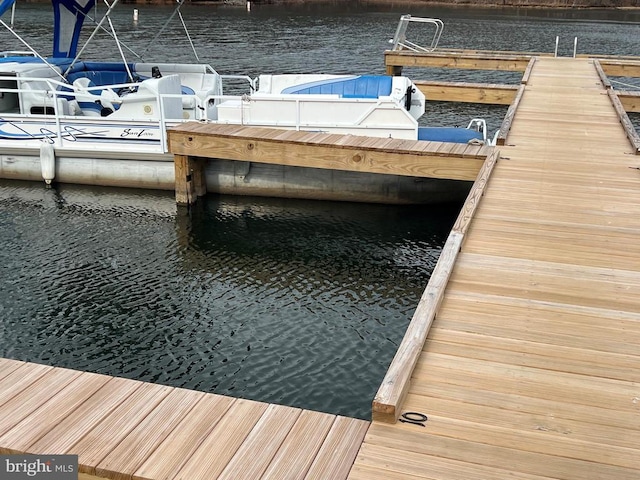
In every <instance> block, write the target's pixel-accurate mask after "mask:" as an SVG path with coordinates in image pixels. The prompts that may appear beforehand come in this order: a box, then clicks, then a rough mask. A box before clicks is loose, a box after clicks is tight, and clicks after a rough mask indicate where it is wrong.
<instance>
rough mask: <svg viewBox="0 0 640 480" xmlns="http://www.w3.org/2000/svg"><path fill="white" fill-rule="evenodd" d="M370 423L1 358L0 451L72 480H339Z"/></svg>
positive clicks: (348, 468)
mask: <svg viewBox="0 0 640 480" xmlns="http://www.w3.org/2000/svg"><path fill="white" fill-rule="evenodd" d="M368 426H369V422H366V421H363V420H356V419H352V418H346V417H339V416H335V415H329V414H325V413H319V412H312V411H308V410H301V409H298V408H292V407H284V406H279V405H273V404H271V405H269V404H266V403H260V402H254V401H250V400H242V399H235V398H229V397H223V396H220V395H213V394H207V393H202V392H196V391H192V390H184V389H180V388H173V387H167V386H162V385H155V384H150V383H143V382H139V381H135V380H128V379H123V378H115V377H109V376H106V375H98V374H94V373H87V372H79V371H75V370H68V369H64V368H53V367H48V366H43V365H37V364H33V363H24V362H18V361H14V360H7V359H0V453H3V454H10V453H32V454H43V455H44V454H46V455H53V454H77V455H78V460H79V465H80V471H81V472H82V475H81V476H80V480H91V479H94V478H110V479H118V480H121V479H137V480H159V479H183V480H197V479H202V480H211V479H214V478H220V479H224V478H226V479H230V480H238V479H254V478H255V479H257V478H263V479H268V478H273V479H284V478H286V479H319V480H323V479H327V478H331V479H344V478H346V477H347V475H348V473H349V470H350V468H351V466H352V464H353V459H354V458H355V455H356V453H357V451H358V449H359V448H360V444H361V442H362V438H363V437H364V434H365V432H366V429H367V428H368Z"/></svg>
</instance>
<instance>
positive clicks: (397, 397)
mask: <svg viewBox="0 0 640 480" xmlns="http://www.w3.org/2000/svg"><path fill="white" fill-rule="evenodd" d="M462 237H463V235H462V234H460V233H458V232H451V233H450V234H449V237H448V238H447V241H446V243H445V244H444V247H443V249H442V252H441V253H440V258H439V259H438V263H437V264H436V267H435V268H434V270H433V273H432V274H431V278H430V279H429V284H428V285H427V288H426V289H425V290H424V293H423V294H422V298H421V299H420V303H418V308H416V311H415V313H414V314H413V317H412V318H411V323H409V327H408V328H407V331H406V333H405V335H404V337H403V339H402V343H401V344H400V347H399V348H398V351H397V352H396V354H395V356H394V357H393V360H392V361H391V365H390V366H389V369H388V370H387V374H386V375H385V377H384V380H383V381H382V384H381V385H380V388H379V389H378V393H377V394H376V396H375V398H374V399H373V406H372V419H373V420H374V421H378V422H386V423H395V422H396V421H397V420H398V417H399V416H400V407H401V406H402V403H403V402H404V399H405V397H406V395H407V392H408V391H409V383H410V379H411V375H412V373H413V369H414V368H415V366H416V362H417V361H418V358H419V357H420V353H421V352H422V347H423V345H424V341H425V340H426V338H427V334H428V333H429V329H430V328H431V324H432V323H433V320H434V318H435V316H436V312H437V311H438V308H439V307H440V303H441V301H442V298H443V296H444V289H445V287H446V285H447V283H448V281H449V276H450V275H451V271H452V270H453V266H454V264H455V261H456V258H457V256H458V252H459V250H460V246H461V245H462Z"/></svg>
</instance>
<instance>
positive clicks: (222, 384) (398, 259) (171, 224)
mask: <svg viewBox="0 0 640 480" xmlns="http://www.w3.org/2000/svg"><path fill="white" fill-rule="evenodd" d="M458 208H459V206H457V205H450V206H441V207H438V208H433V207H430V208H425V207H406V206H403V207H399V206H384V205H360V204H348V203H330V202H314V201H299V200H269V199H256V198H241V197H217V196H208V197H206V198H205V201H204V202H202V203H201V204H200V205H198V206H197V208H194V209H192V210H191V211H190V212H189V214H185V212H184V211H179V212H178V213H176V207H175V205H174V204H173V198H172V196H171V195H169V194H164V193H162V192H160V193H158V192H144V191H136V190H125V191H120V190H112V189H101V188H84V187H72V186H65V187H59V188H58V189H45V188H44V187H43V186H41V185H39V184H29V183H18V182H9V181H0V227H1V228H0V245H1V246H2V248H1V250H0V252H1V253H0V257H1V258H0V261H1V265H2V266H1V267H0V268H1V269H2V276H1V277H0V292H1V293H0V315H1V316H2V318H3V319H4V320H3V322H2V324H1V326H0V329H1V330H2V335H1V336H0V355H1V356H4V357H11V358H18V359H21V360H27V361H35V362H40V363H46V364H51V365H58V366H64V367H70V368H75V369H80V370H89V371H95V372H100V373H106V374H110V375H118V376H125V377H130V378H135V379H140V380H145V381H152V382H158V383H162V384H168V385H174V386H180V387H186V388H193V389H198V390H202V391H207V392H216V393H221V394H226V395H232V396H239V397H243V398H251V399H256V400H261V401H267V402H274V403H282V404H287V405H294V406H298V407H303V408H310V409H314V410H320V411H327V412H332V413H339V414H344V415H349V416H356V417H361V418H368V416H369V415H370V404H371V400H372V398H373V396H374V395H375V391H376V390H377V388H378V385H379V383H380V381H381V379H382V376H383V375H384V372H385V371H386V368H387V366H388V364H389V362H390V361H391V358H392V356H393V355H394V353H395V350H396V348H397V345H398V343H399V341H400V339H401V338H402V336H403V334H404V330H405V328H406V326H407V324H408V321H409V320H410V318H411V315H412V313H413V310H414V309H415V306H416V305H417V303H418V300H419V298H420V296H421V294H422V291H423V289H424V287H425V286H426V283H427V281H428V279H429V276H430V274H431V271H432V269H433V267H434V265H435V262H436V261H437V258H438V255H439V253H440V250H441V247H442V245H443V244H444V241H445V239H446V236H447V234H448V232H449V229H450V226H451V224H452V223H453V221H454V220H455V216H456V214H457V211H458Z"/></svg>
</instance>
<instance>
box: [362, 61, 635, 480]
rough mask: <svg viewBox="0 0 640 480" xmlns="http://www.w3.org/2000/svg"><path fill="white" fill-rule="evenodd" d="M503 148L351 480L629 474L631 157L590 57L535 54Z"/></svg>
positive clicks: (483, 178) (441, 265)
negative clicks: (570, 57)
mask: <svg viewBox="0 0 640 480" xmlns="http://www.w3.org/2000/svg"><path fill="white" fill-rule="evenodd" d="M505 140H506V141H505V145H504V146H502V147H499V148H500V152H499V158H492V159H491V162H488V164H487V166H486V168H485V169H484V170H483V172H482V173H481V175H480V178H479V181H478V182H477V183H476V185H475V186H474V189H473V191H472V194H471V196H470V198H469V200H468V202H467V204H466V205H465V209H464V210H463V211H462V212H461V215H460V218H459V219H458V222H457V223H456V226H455V227H454V230H453V231H452V233H451V235H450V237H449V240H448V241H447V245H446V246H445V250H444V251H443V254H442V256H441V258H440V261H439V262H438V266H437V267H436V271H435V272H434V274H433V276H432V280H431V281H430V283H429V286H428V287H427V290H426V291H425V294H424V295H423V298H422V300H421V302H420V305H419V306H418V309H417V310H416V314H415V315H414V318H413V320H412V322H411V325H410V327H409V329H408V331H407V335H406V336H405V340H404V341H403V343H402V345H401V346H400V349H399V350H398V353H397V355H396V357H395V359H394V361H393V363H392V365H391V367H390V369H389V373H388V374H387V377H386V378H385V380H384V382H383V384H382V386H381V387H380V390H379V392H378V395H377V396H376V399H375V402H374V417H375V418H377V420H376V421H374V422H373V424H372V426H371V427H370V429H369V431H368V433H367V435H366V437H365V442H364V444H363V446H362V449H361V450H360V453H359V454H358V457H357V459H356V463H355V465H354V468H353V470H352V471H351V474H350V477H349V478H351V479H354V480H356V479H366V480H375V479H385V480H387V479H403V480H418V479H443V480H444V479H446V480H453V479H465V480H466V479H470V478H473V479H491V480H495V479H502V478H504V479H506V478H509V479H522V480H524V479H526V480H534V479H535V480H538V479H540V480H542V479H551V478H553V479H568V480H584V479H587V478H588V479H596V478H598V479H605V478H606V479H616V480H621V479H628V480H631V479H637V478H640V421H639V419H640V350H639V349H638V345H639V344H640V295H638V292H640V242H639V241H638V240H639V239H640V208H639V205H640V171H639V170H638V168H639V167H640V156H637V155H636V154H637V153H638V150H637V148H636V145H635V144H634V143H633V142H632V141H630V139H629V138H628V134H627V131H626V130H625V128H624V125H623V123H622V122H621V121H620V117H619V112H618V111H617V109H616V107H615V106H614V104H613V102H612V96H611V95H609V94H608V92H607V88H606V85H605V82H603V81H602V80H601V77H600V75H599V74H598V68H597V61H595V60H592V59H561V58H557V59H556V58H537V59H536V61H535V64H534V65H533V68H532V69H531V72H530V76H529V78H528V81H527V83H526V86H525V87H524V91H523V94H522V96H521V99H520V101H519V105H518V108H517V110H516V111H515V115H514V118H513V122H512V124H511V128H510V130H509V133H508V135H507V137H506V139H505ZM427 334H428V336H427ZM425 336H426V337H427V338H426V341H424V340H425ZM413 365H415V369H414V368H413ZM407 412H415V413H416V414H421V415H425V416H426V417H428V420H426V421H424V422H414V423H403V422H398V423H392V422H393V421H395V419H396V418H397V417H398V416H400V415H404V414H406V413H407ZM408 417H409V419H413V420H416V419H418V420H419V419H420V418H421V417H420V416H419V415H415V414H414V415H408ZM401 418H402V417H401Z"/></svg>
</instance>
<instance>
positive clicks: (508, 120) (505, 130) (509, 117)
mask: <svg viewBox="0 0 640 480" xmlns="http://www.w3.org/2000/svg"><path fill="white" fill-rule="evenodd" d="M525 88H526V85H525V84H524V83H523V84H522V85H520V88H519V89H518V93H517V94H516V98H515V99H514V100H513V103H512V104H511V105H510V106H509V110H507V114H506V115H505V116H504V119H503V120H502V125H500V131H499V132H498V138H497V139H496V144H497V145H504V144H505V143H506V142H507V135H509V130H511V124H512V123H513V117H515V115H516V111H517V110H518V106H519V105H520V100H522V95H524V90H525Z"/></svg>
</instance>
